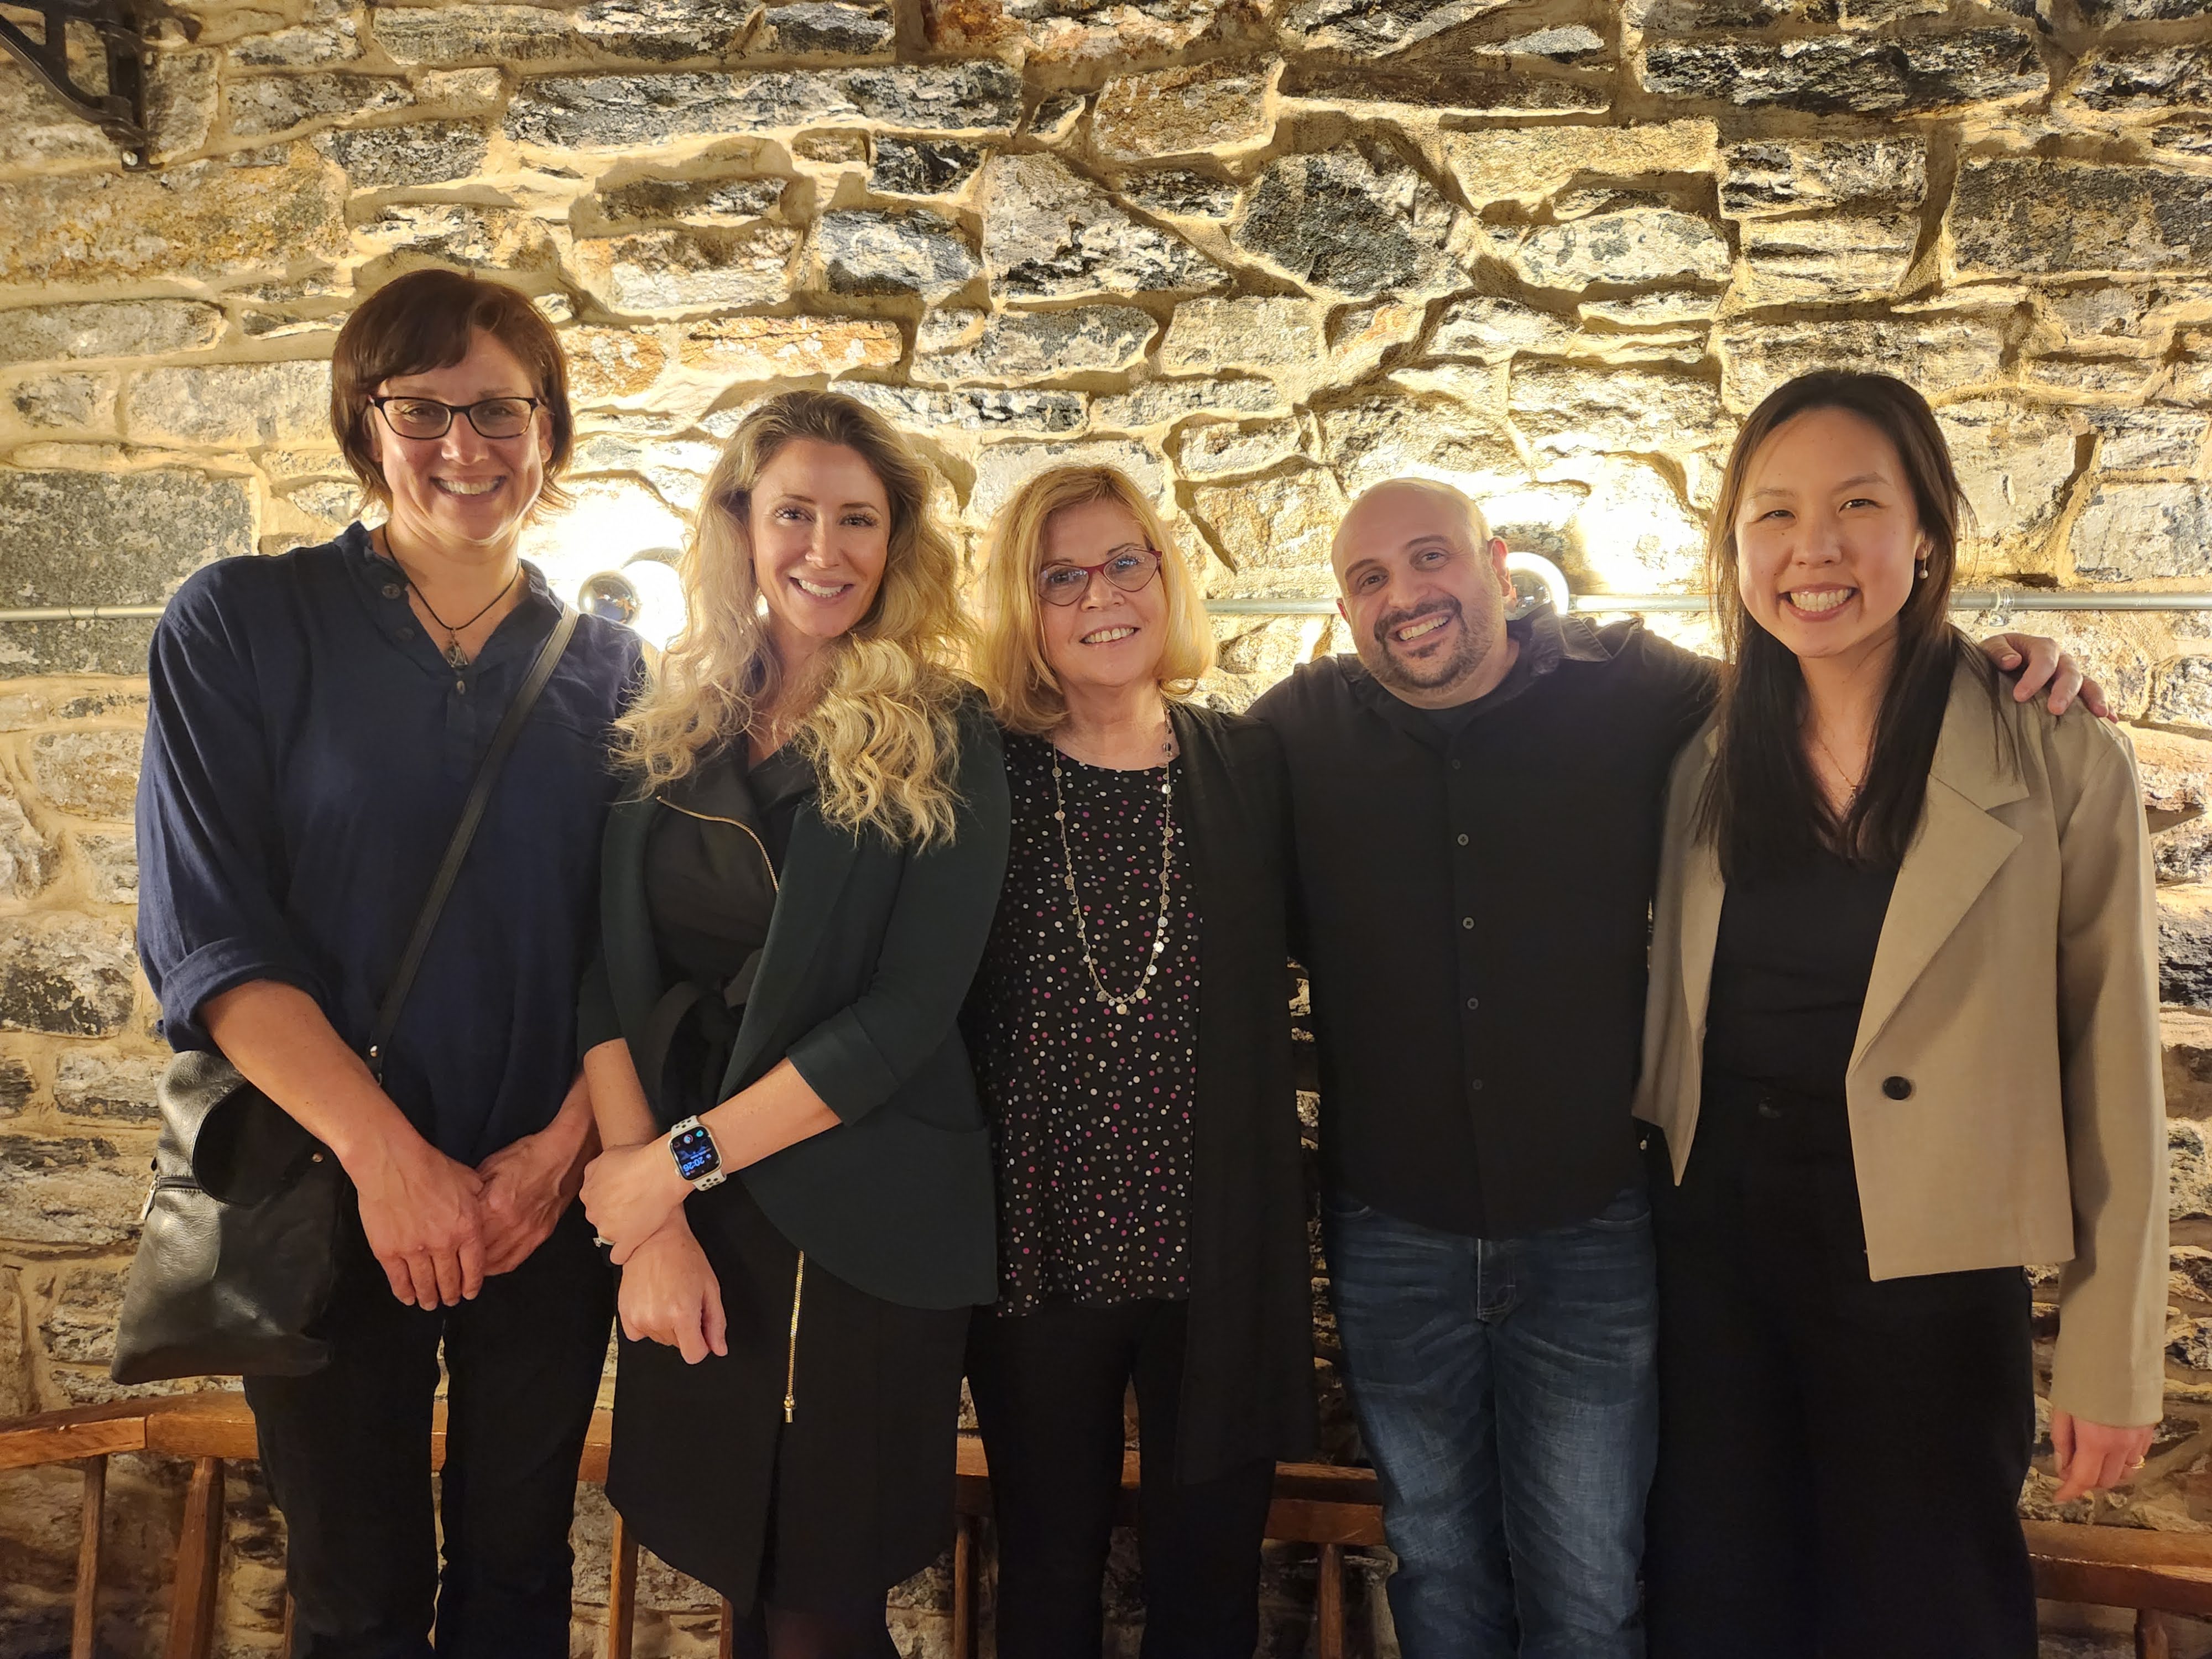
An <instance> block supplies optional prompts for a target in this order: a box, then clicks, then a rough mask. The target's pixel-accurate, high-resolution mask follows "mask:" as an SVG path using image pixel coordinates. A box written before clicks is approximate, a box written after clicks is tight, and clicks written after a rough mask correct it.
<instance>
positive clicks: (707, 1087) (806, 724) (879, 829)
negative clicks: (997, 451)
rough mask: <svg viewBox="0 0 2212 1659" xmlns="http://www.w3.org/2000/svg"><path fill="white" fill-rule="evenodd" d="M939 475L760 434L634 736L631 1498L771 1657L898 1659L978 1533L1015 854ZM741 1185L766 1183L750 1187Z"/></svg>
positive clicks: (604, 1083)
mask: <svg viewBox="0 0 2212 1659" xmlns="http://www.w3.org/2000/svg"><path fill="white" fill-rule="evenodd" d="M930 496H931V490H930V477H929V474H928V472H927V469H926V468H925V467H924V466H923V465H922V464H921V462H920V461H919V460H918V459H916V458H915V455H914V453H912V451H911V450H909V449H908V447H907V445H906V443H905V442H904V441H903V440H902V439H901V437H900V436H899V435H898V434H897V433H896V431H895V430H894V429H893V428H891V427H890V425H889V424H888V423H887V422H884V420H883V418H882V417H881V416H878V415H876V414H874V413H873V412H872V411H871V410H868V409H867V408H866V407H865V406H863V405H862V404H859V403H857V402H855V401H854V400H853V399H851V398H845V397H841V396H839V395H837V394H836V393H833V392H787V393H785V394H784V395H782V396H781V397H777V398H772V399H770V400H769V402H767V403H765V404H762V405H760V406H759V407H758V408H757V409H755V410H752V411H751V412H750V414H749V415H747V416H745V418H744V421H743V422H741V423H740V424H739V426H738V429H737V431H736V433H735V434H734V435H732V437H731V440H730V442H729V445H728V447H727V448H726V450H725V452H724V453H723V455H722V458H721V459H720V462H719V463H718V464H717V465H716V466H715V468H714V473H713V475H712V477H710V478H709V480H708V486H707V489H706V493H705V495H704V496H703V498H702V506H701V508H700V518H699V526H698V529H697V532H696V535H695V536H694V538H693V540H692V543H691V545H690V548H689V549H688V550H687V551H686V555H685V558H684V586H685V590H686V593H687V596H688V598H689V599H690V620H689V622H688V623H687V624H686V627H685V629H684V632H683V633H682V634H681V635H679V636H678V639H677V640H676V641H674V643H673V644H672V645H671V647H670V648H669V650H668V652H667V653H665V656H664V657H663V659H662V661H661V663H660V665H659V674H658V677H657V678H656V681H655V683H654V684H653V686H652V687H651V688H650V689H649V690H647V691H646V692H645V693H644V694H643V695H642V696H640V698H639V699H638V701H637V702H636V704H635V707H634V708H632V709H631V711H630V712H629V714H628V715H627V716H626V718H625V719H624V720H623V723H622V731H623V738H624V745H623V753H624V757H625V758H626V760H627V762H628V764H629V773H630V776H631V781H632V784H633V787H632V789H631V791H630V793H629V799H626V800H624V801H623V803H622V804H621V805H618V806H617V808H616V809H615V811H614V812H613V815H612V816H611V819H610V821H609V823H608V829H607V839H606V852H605V861H604V867H603V871H602V891H601V951H600V962H599V967H598V968H597V969H595V970H594V972H593V974H592V975H591V977H590V979H589V980H588V981H587V983H586V990H585V997H584V1004H585V1012H584V1019H583V1024H584V1035H583V1042H585V1044H586V1054H585V1060H584V1065H585V1070H586V1074H587V1076H588V1077H589V1079H590V1083H591V1089H592V1108H593V1110H594V1113H595V1114H596V1115H597V1118H598V1121H599V1134H600V1138H601V1139H602V1141H603V1142H604V1143H605V1146H606V1147H607V1149H608V1150H607V1151H605V1152H603V1153H602V1154H601V1155H600V1156H599V1158H598V1159H597V1160H595V1161H594V1162H593V1164H592V1166H591V1168H590V1170H588V1172H587V1174H586V1180H585V1184H584V1202H585V1206H586V1211H587V1212H588V1213H589V1215H590V1217H591V1219H592V1224H593V1225H595V1226H596V1227H597V1228H598V1229H599V1235H600V1237H601V1240H602V1242H603V1243H605V1244H606V1245H608V1246H609V1247H610V1248H611V1255H612V1257H613V1260H614V1261H615V1262H616V1263H617V1265H618V1266H620V1267H622V1269H623V1278H622V1286H621V1291H620V1303H619V1306H620V1310H621V1314H622V1326H623V1342H622V1345H621V1352H620V1358H619V1366H618V1371H617V1388H616V1396H615V1424H614V1444H613V1450H612V1454H611V1460H610V1463H609V1468H608V1478H607V1489H608V1494H609V1496H610V1498H611V1499H612V1501H613V1502H614V1504H616V1506H617V1508H618V1509H619V1510H621V1511H622V1513H623V1517H624V1519H625V1521H626V1522H628V1523H629V1526H630V1528H631V1529H632V1531H633V1533H634V1534H635V1536H636V1537H638V1538H639V1539H640V1540H641V1541H642V1542H643V1543H644V1544H645V1545H646V1546H647V1547H648V1548H650V1549H651V1550H652V1551H653V1553H655V1554H656V1555H659V1557H661V1558H662V1559H664V1560H666V1561H669V1562H671V1564H673V1565H676V1566H678V1567H680V1568H682V1569H683V1570H684V1571H687V1572H689V1573H690V1574H692V1575H693V1576H694V1577H697V1578H700V1579H702V1580H704V1581H705V1582H706V1583H708V1584H711V1585H713V1586H714V1588H715V1589H719V1590H720V1591H721V1592H722V1594H723V1595H726V1596H728V1597H729V1598H730V1599H731V1601H732V1602H733V1603H734V1604H735V1605H736V1606H737V1607H738V1609H739V1611H740V1612H741V1613H743V1615H744V1619H743V1621H742V1624H741V1628H740V1630H739V1632H738V1639H737V1646H738V1651H739V1652H740V1653H744V1654H750V1655H763V1656H769V1655H772V1656H776V1659H846V1656H851V1659H860V1656H871V1659H889V1656H890V1655H892V1654H894V1653H895V1652H896V1650H895V1649H894V1648H893V1647H892V1645H891V1643H890V1636H889V1634H888V1632H887V1631H886V1628H885V1626H884V1594H885V1592H886V1591H887V1590H888V1589H890V1586H891V1585H893V1584H895V1583H897V1582H899V1581H900V1580H901V1579H902V1578H905V1577H909V1576H911V1575H912V1574H913V1573H915V1572H917V1571H920V1570H921V1568H923V1567H925V1566H927V1565H928V1564H929V1563H930V1562H931V1561H932V1560H933V1559H935V1557H936V1556H937V1554H938V1553H939V1550H941V1549H942V1547H943V1546H944V1542H945V1538H946V1537H947V1536H949V1535H950V1530H951V1498H952V1480H953V1455H954V1428H955V1424H956V1420H957V1412H958V1404H959V1393H960V1376H961V1370H962V1348H963V1337H964V1333H965V1329H966V1324H967V1312H968V1309H969V1306H970V1305H971V1304H974V1303H976V1302H979V1301H987V1300H989V1299H990V1297H992V1295H993V1294H994V1291H995V1285H996V1277H995V1267H994V1254H993V1245H994V1237H993V1225H994V1224H993V1216H992V1183H991V1170H990V1152H989V1144H988V1139H987V1134H986V1133H985V1131H984V1128H983V1124H982V1118H981V1109H980V1107H979V1105H978V1103H977V1100H976V1097H975V1085H974V1083H973V1080H972V1079H971V1076H970V1073H969V1065H968V1060H967V1055H966V1053H965V1050H964V1049H963V1046H962V1042H961V1037H960V1033H959V1030H958V1028H957V1023H956V1021H957V1013H958V1011H959V1007H960V1003H961V998H962V995H963V993H964V992H965V990H966V988H967V986H968V982H969V979H970V977H971V976H972V975H973V974H974V971H975V964H976V962H977V960H978V958H979V957H981V952H982V947H983V940H984V938H985V935H986V934H987V932H988V930H989V927H990V921H991V915H992V909H993V906H994V903H995V902H996V900H997V897H998V890H999V883H1000V876H1001V873H1002V872H1003V870H1004V867H1005V862H1006V779H1005V773H1004V770H1003V768H1002V764H1001V760H1000V743H999V739H998V736H997V732H996V730H995V728H994V726H993V725H992V723H991V721H990V720H989V719H988V717H987V714H985V713H984V712H983V709H982V707H981V699H980V698H978V697H977V696H975V694H974V693H973V692H972V691H970V690H969V689H968V688H967V687H966V686H964V685H963V683H962V682H961V680H960V678H958V676H957V673H956V671H955V664H956V663H957V660H958V659H959V654H960V652H961V650H962V647H963V645H964V644H965V642H966V630H965V625H964V623H963V619H962V617H961V615H960V611H959V605H958V597H957V586H956V584H957V574H958V562H957V555H956V553H955V551H954V549H953V546H952V544H951V541H950V540H949V539H948V538H947V537H946V536H945V532H943V531H942V530H941V529H940V528H939V526H938V524H937V522H936V520H935V518H934V516H933V512H932V508H931V501H930ZM730 1177H734V1179H731V1178H730Z"/></svg>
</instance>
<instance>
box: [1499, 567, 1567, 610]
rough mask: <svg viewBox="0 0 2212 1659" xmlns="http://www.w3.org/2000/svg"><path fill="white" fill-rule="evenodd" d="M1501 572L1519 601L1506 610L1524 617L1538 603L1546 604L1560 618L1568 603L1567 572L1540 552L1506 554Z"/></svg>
mask: <svg viewBox="0 0 2212 1659" xmlns="http://www.w3.org/2000/svg"><path fill="white" fill-rule="evenodd" d="M1505 574H1507V575H1508V576H1509V577H1510V578H1511V579H1512V581H1513V591H1514V592H1516V593H1518V594H1519V595H1520V596H1521V599H1520V603H1519V604H1517V605H1515V606H1514V607H1513V608H1512V610H1511V611H1510V612H1509V613H1508V614H1509V615H1511V616H1513V617H1525V616H1527V615H1528V613H1529V612H1530V611H1534V609H1535V608H1536V607H1537V606H1538V605H1550V606H1551V607H1552V611H1553V615H1555V616H1560V617H1564V616H1565V615H1566V614H1567V608H1568V605H1569V603H1570V600H1569V598H1568V593H1567V574H1566V572H1565V571H1564V570H1562V569H1560V568H1559V566H1557V565H1555V564H1553V562H1551V561H1550V560H1549V559H1547V558H1546V557H1545V556H1543V555H1542V554H1541V553H1508V554H1507V555H1506V556H1505Z"/></svg>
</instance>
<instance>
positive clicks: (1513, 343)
mask: <svg viewBox="0 0 2212 1659" xmlns="http://www.w3.org/2000/svg"><path fill="white" fill-rule="evenodd" d="M1574 337H1575V330H1574V326H1573V325H1571V324H1570V323H1567V322H1565V321H1563V320H1562V319H1559V317H1556V316H1554V315H1553V313H1550V312H1548V311H1540V310H1538V309H1537V308H1536V307H1534V306H1528V305H1523V304H1522V303H1521V302H1520V301H1518V300H1507V299H1502V298H1499V297H1498V296H1497V295H1488V294H1478V295H1474V297H1472V298H1470V299H1465V300H1455V301H1452V302H1451V303H1450V304H1449V305H1448V306H1446V307H1444V309H1443V314H1442V315H1440V316H1439V317H1438V318H1437V326H1436V331H1435V332H1434V333H1432V334H1431V335H1430V337H1429V356H1431V357H1472V358H1474V359H1476V360H1477V361H1478V362H1486V363H1502V362H1504V361H1505V360H1506V359H1507V358H1509V357H1510V356H1513V354H1514V353H1515V352H1516V351H1537V352H1543V353H1547V354H1558V353H1561V352H1564V351H1565V350H1566V349H1567V347H1568V345H1569V343H1571V341H1572V340H1573V339H1574Z"/></svg>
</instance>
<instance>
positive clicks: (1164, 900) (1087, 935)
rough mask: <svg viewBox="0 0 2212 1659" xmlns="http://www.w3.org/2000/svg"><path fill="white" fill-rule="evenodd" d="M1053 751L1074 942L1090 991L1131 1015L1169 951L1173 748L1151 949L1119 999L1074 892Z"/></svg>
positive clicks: (1055, 810)
mask: <svg viewBox="0 0 2212 1659" xmlns="http://www.w3.org/2000/svg"><path fill="white" fill-rule="evenodd" d="M1048 747H1049V748H1050V749H1051V750H1052V816H1053V821H1054V823H1057V824H1059V825H1060V863H1061V866H1062V868H1063V869H1064V871H1065V872H1066V883H1067V906H1068V908H1069V909H1071V910H1073V911H1074V912H1075V938H1076V941H1077V943H1078V944H1079V945H1081V946H1082V947H1083V966H1084V968H1085V969H1086V970H1087V971H1088V972H1089V973H1090V975H1091V989H1092V990H1093V991H1095V992H1097V995H1098V1000H1099V1001H1101V1002H1103V1003H1105V1004H1107V1005H1109V1006H1110V1007H1112V1009H1113V1010H1114V1012H1115V1013H1117V1014H1126V1013H1127V1012H1129V1005H1130V1004H1131V1003H1133V1002H1142V1001H1144V1000H1145V998H1146V994H1147V993H1149V992H1150V990H1151V989H1152V976H1153V975H1155V974H1157V973H1158V972H1159V971H1160V957H1162V956H1163V955H1164V954H1165V953H1166V951H1167V948H1168V871H1169V870H1170V868H1171V867H1172V866H1174V863H1175V761H1174V759H1173V748H1172V745H1171V744H1170V745H1169V746H1168V747H1169V753H1170V759H1169V761H1168V763H1167V766H1166V768H1165V769H1164V774H1165V775H1164V777H1163V778H1162V779H1161V781H1160V796H1161V800H1160V908H1159V911H1158V915H1156V916H1155V917H1154V918H1153V921H1152V949H1151V950H1149V951H1146V953H1145V971H1144V973H1143V974H1142V975H1139V978H1138V980H1137V988H1136V989H1135V990H1133V991H1130V992H1127V993H1126V994H1123V995H1120V996H1116V995H1115V994H1114V993H1113V992H1111V991H1109V990H1108V989H1107V988H1106V981H1104V980H1103V979H1102V978H1101V977H1100V976H1099V973H1098V959H1097V957H1094V956H1093V955H1092V954H1091V930H1090V929H1089V928H1088V927H1085V925H1084V921H1083V901H1082V899H1081V898H1080V897H1079V896H1078V895H1077V893H1076V890H1075V854H1074V851H1073V849H1072V848H1070V847H1069V846H1068V842H1067V800H1066V796H1065V795H1064V794H1063V793H1062V792H1061V787H1060V748H1059V745H1058V744H1048Z"/></svg>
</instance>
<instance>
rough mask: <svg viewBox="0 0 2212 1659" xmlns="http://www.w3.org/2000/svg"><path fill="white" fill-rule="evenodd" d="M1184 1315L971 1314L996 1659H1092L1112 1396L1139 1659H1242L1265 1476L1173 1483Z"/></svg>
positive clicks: (1112, 1463) (1109, 1486)
mask: <svg viewBox="0 0 2212 1659" xmlns="http://www.w3.org/2000/svg"><path fill="white" fill-rule="evenodd" d="M1187 1312H1188V1304H1185V1303H1182V1302H1130V1303H1122V1304H1116V1305H1115V1306H1112V1307H1103V1308H1090V1307H1079V1306H1076V1305H1073V1304H1065V1303H1061V1304H1048V1305H1047V1306H1045V1307H1042V1308H1040V1309H1037V1310H1036V1311H1034V1312H1032V1313H1029V1314H1024V1315H1022V1316H1018V1317H1014V1318H1008V1319H1002V1318H1000V1317H999V1316H997V1315H996V1314H995V1313H994V1312H993V1311H992V1310H990V1309H988V1308H979V1309H977V1310H976V1311H975V1323H974V1325H973V1327H972V1328H971V1333H970V1335H969V1346H968V1386H969V1392H970V1393H971V1394H972V1395H974V1396H975V1415H976V1419H977V1421H978V1424H979V1425H980V1426H981V1429H982V1431H983V1449H984V1451H985V1452H986V1453H987V1455H988V1456H989V1458H990V1462H991V1498H992V1504H993V1508H994V1512H995V1515H996V1517H997V1535H998V1541H999V1602H998V1640H999V1655H1000V1659H1098V1653H1099V1644H1100V1643H1101V1641H1102V1639H1103V1635H1104V1626H1105V1615H1104V1610H1103V1606H1102V1603H1101V1599H1100V1595H1101V1590H1102V1588H1103V1583H1104V1579H1105V1572H1106V1555H1107V1550H1108V1548H1109V1545H1110V1544H1111V1542H1112V1533H1113V1527H1114V1509H1115V1501H1116V1498H1117V1497H1118V1495H1119V1493H1120V1491H1121V1448H1122V1424H1121V1401H1122V1397H1123V1393H1124V1390H1125V1389H1127V1386H1128V1384H1129V1383H1130V1382H1131V1381H1132V1380H1133V1381H1134V1382H1135V1383H1136V1389H1137V1419H1138V1428H1139V1441H1140V1444H1141V1448H1142V1449H1141V1453H1140V1456H1141V1470H1142V1484H1141V1486H1140V1488H1139V1494H1138V1505H1137V1521H1138V1553H1139V1559H1140V1561H1141V1563H1142V1565H1143V1568H1144V1575H1145V1641H1144V1649H1143V1655H1144V1659H1251V1654H1252V1650H1253V1649H1254V1647H1255V1645H1256V1644H1258V1642H1259V1639H1260V1544H1261V1539H1262V1537H1263V1536H1264V1535H1265V1533H1266V1529H1267V1505H1268V1502H1269V1500H1270V1498H1271V1496H1272V1494H1273V1490H1274V1480H1275V1466H1274V1464H1273V1462H1272V1461H1271V1460H1267V1459H1261V1461H1259V1462H1253V1463H1246V1464H1242V1465H1239V1466H1238V1467H1237V1468H1233V1469H1231V1470H1230V1471H1229V1472H1228V1473H1226V1474H1221V1475H1218V1476H1216V1477H1215V1478H1213V1479H1212V1480H1206V1481H1202V1482H1198V1483H1194V1484H1183V1483H1181V1482H1178V1481H1177V1480H1176V1478H1175V1462H1176V1419H1177V1416H1178V1412H1179V1402H1180V1396H1181V1391H1182V1367H1183V1330H1184V1320H1185V1316H1186V1314H1187Z"/></svg>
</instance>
